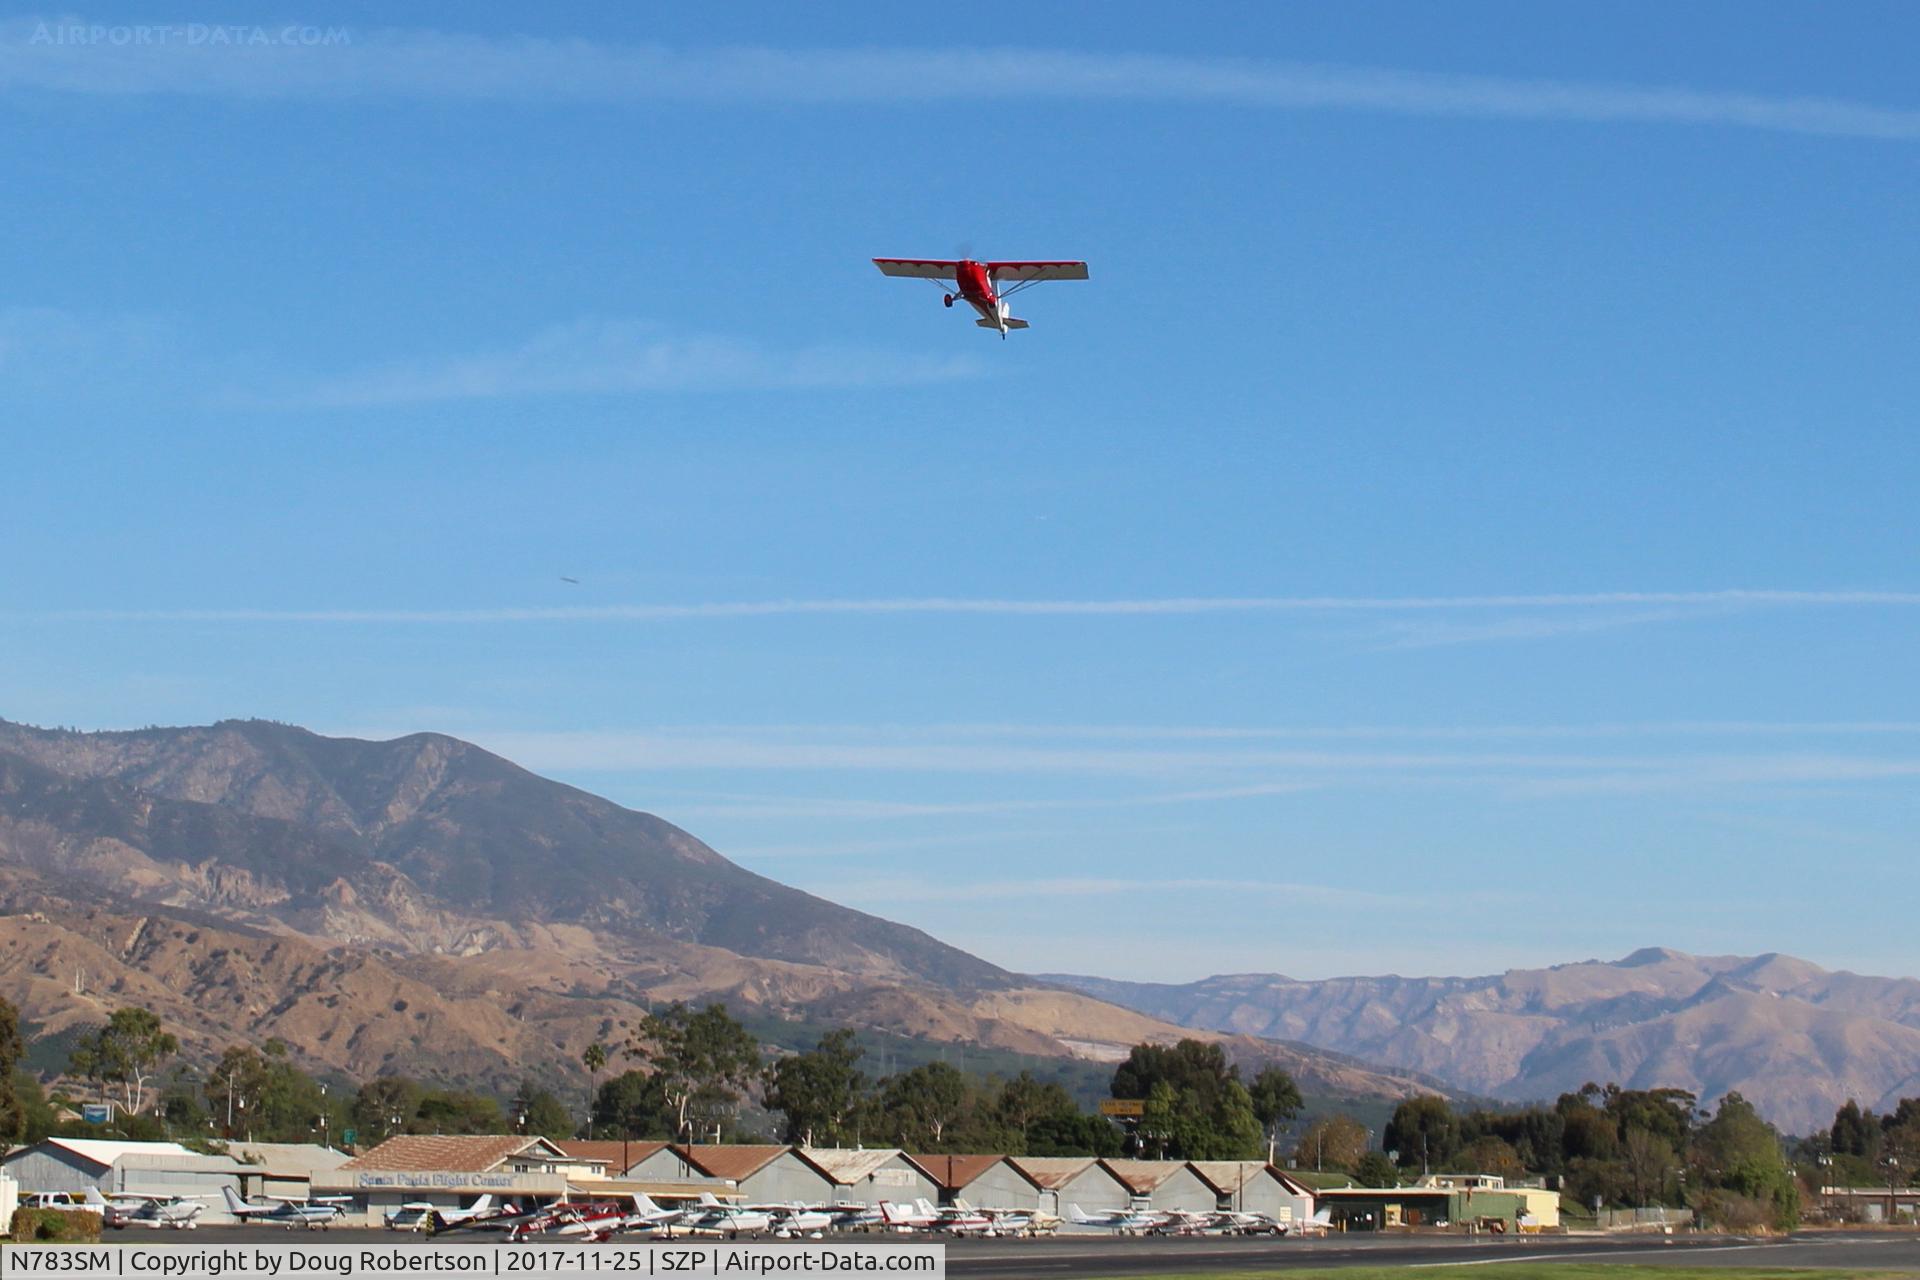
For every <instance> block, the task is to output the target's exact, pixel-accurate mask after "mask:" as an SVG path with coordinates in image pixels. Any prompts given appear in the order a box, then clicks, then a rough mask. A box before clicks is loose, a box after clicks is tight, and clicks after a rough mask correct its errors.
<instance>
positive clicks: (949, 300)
mask: <svg viewBox="0 0 1920 1280" xmlns="http://www.w3.org/2000/svg"><path fill="white" fill-rule="evenodd" d="M941 301H942V302H945V303H946V304H947V305H948V306H952V305H953V295H952V294H950V293H949V294H947V295H946V296H945V297H944V298H942V299H941Z"/></svg>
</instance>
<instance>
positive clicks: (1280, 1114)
mask: <svg viewBox="0 0 1920 1280" xmlns="http://www.w3.org/2000/svg"><path fill="white" fill-rule="evenodd" d="M1247 1093H1248V1095H1249V1096H1250V1098H1251V1100H1252V1102H1253V1118H1254V1119H1256V1120H1258V1121H1259V1122H1260V1129H1261V1131H1262V1132H1263V1133H1265V1134H1266V1135H1267V1159H1268V1160H1269V1161H1271V1160H1272V1159H1273V1149H1274V1146H1275V1144H1276V1143H1278V1142H1279V1140H1280V1126H1281V1125H1283V1124H1285V1123H1287V1122H1288V1121H1289V1120H1291V1119H1293V1118H1294V1117H1295V1116H1297V1115H1299V1114H1300V1109H1301V1108H1302V1107H1304V1106H1305V1105H1306V1100H1305V1099H1304V1098H1302V1097H1301V1096H1300V1086H1299V1085H1297V1084H1295V1083H1294V1082H1293V1077H1292V1076H1290V1075H1288V1074H1287V1073H1286V1072H1285V1071H1282V1070H1281V1069H1280V1068H1279V1067H1276V1066H1265V1067H1262V1068H1260V1073H1259V1074H1258V1075H1256V1076H1254V1078H1253V1084H1252V1085H1251V1086H1249V1087H1248V1089H1247Z"/></svg>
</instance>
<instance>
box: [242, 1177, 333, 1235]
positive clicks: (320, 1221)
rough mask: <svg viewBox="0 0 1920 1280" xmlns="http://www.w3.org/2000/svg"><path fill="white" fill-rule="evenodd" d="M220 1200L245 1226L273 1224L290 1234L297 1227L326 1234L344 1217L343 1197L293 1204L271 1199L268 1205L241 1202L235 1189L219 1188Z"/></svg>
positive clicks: (288, 1200) (295, 1201)
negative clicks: (250, 1223)
mask: <svg viewBox="0 0 1920 1280" xmlns="http://www.w3.org/2000/svg"><path fill="white" fill-rule="evenodd" d="M220 1196H221V1198H222V1199H224V1200H225V1201H226V1202H227V1212H228V1213H230V1214H232V1215H233V1216H234V1217H236V1218H238V1219H240V1221H242V1222H271V1223H276V1224H278V1225H281V1226H284V1227H286V1229H287V1230H289V1231H291V1230H293V1229H294V1228H295V1227H305V1228H306V1229H307V1230H309V1231H313V1230H316V1229H318V1230H324V1229H326V1228H327V1227H330V1226H332V1225H333V1223H334V1221H335V1220H336V1219H338V1218H339V1217H340V1216H341V1212H342V1210H341V1205H340V1200H341V1199H344V1197H338V1198H336V1197H328V1198H326V1199H325V1200H292V1199H281V1198H279V1197H277V1196H276V1197H270V1198H269V1199H268V1200H266V1201H265V1202H257V1201H251V1200H242V1199H241V1198H240V1197H239V1196H237V1195H235V1194H234V1190H233V1188H232V1187H222V1188H220Z"/></svg>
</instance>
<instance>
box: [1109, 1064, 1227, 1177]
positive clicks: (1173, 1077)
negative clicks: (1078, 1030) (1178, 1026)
mask: <svg viewBox="0 0 1920 1280" xmlns="http://www.w3.org/2000/svg"><path fill="white" fill-rule="evenodd" d="M1110 1090H1111V1093H1112V1096H1114V1097H1115V1098H1137V1099H1142V1100H1144V1101H1145V1104H1146V1115H1145V1116H1144V1117H1143V1118H1142V1120H1141V1123H1140V1125H1139V1128H1138V1131H1137V1132H1138V1135H1139V1137H1140V1138H1141V1140H1142V1142H1143V1144H1146V1145H1150V1146H1151V1147H1152V1148H1153V1149H1154V1150H1155V1151H1156V1152H1158V1153H1159V1154H1161V1155H1163V1156H1168V1157H1173V1158H1177V1159H1181V1160H1234V1159H1245V1158H1248V1157H1251V1156H1254V1155H1256V1154H1257V1153H1258V1152H1259V1149H1260V1121H1259V1120H1258V1119H1257V1118H1256V1117H1255V1114H1254V1106H1253V1100H1252V1098H1251V1097H1250V1096H1249V1095H1248V1093H1247V1088H1246V1086H1245V1085H1243V1084H1242V1083H1241V1082H1240V1072H1239V1069H1238V1068H1237V1067H1233V1066H1231V1065H1229V1064H1228V1062H1227V1055H1226V1051H1225V1050H1224V1049H1222V1048H1221V1047H1220V1046H1219V1045H1218V1044H1210V1043H1207V1042H1206V1041H1202V1040H1182V1041H1180V1042H1179V1043H1178V1044H1174V1045H1163V1044H1137V1045H1135V1046H1133V1050H1132V1052H1130V1053H1129V1054H1128V1055H1127V1060H1126V1061H1125V1062H1122V1063H1121V1064H1120V1065H1119V1067H1117V1068H1116V1069H1115V1070H1114V1073H1113V1083H1112V1085H1111V1086H1110Z"/></svg>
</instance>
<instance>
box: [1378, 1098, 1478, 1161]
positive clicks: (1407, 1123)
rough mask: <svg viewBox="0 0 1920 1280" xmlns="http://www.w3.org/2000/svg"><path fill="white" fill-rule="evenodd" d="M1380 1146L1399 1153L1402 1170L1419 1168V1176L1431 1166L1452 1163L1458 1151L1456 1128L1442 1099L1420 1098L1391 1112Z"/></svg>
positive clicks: (1404, 1103)
mask: <svg viewBox="0 0 1920 1280" xmlns="http://www.w3.org/2000/svg"><path fill="white" fill-rule="evenodd" d="M1381 1145H1382V1146H1384V1147H1385V1148H1386V1149H1387V1150H1388V1151H1397V1152H1398V1153H1399V1156H1398V1159H1399V1161H1400V1165H1401V1167H1402V1168H1407V1169H1411V1168H1412V1167H1413V1166H1415V1165H1419V1166H1420V1172H1421V1173H1427V1172H1430V1171H1431V1170H1432V1169H1433V1167H1434V1166H1435V1165H1439V1166H1442V1167H1445V1166H1446V1165H1449V1164H1451V1163H1452V1162H1453V1158H1454V1155H1455V1153H1457V1152H1458V1151H1459V1149H1460V1125H1459V1122H1458V1121H1457V1120H1456V1119H1455V1118H1454V1114H1453V1108H1452V1107H1449V1106H1448V1105H1447V1100H1446V1099H1445V1098H1442V1097H1439V1096H1438V1095H1436V1094H1431V1093H1424V1094H1420V1095H1419V1096H1417V1097H1412V1098H1408V1099H1406V1100H1405V1101H1404V1102H1402V1103H1401V1104H1400V1105H1399V1106H1397V1107H1395V1108H1394V1109H1393V1118H1392V1119H1390V1120H1388V1121H1387V1127H1386V1131H1385V1132H1384V1133H1383V1134H1382V1135H1381Z"/></svg>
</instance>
